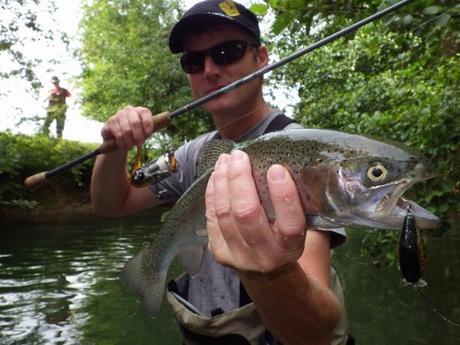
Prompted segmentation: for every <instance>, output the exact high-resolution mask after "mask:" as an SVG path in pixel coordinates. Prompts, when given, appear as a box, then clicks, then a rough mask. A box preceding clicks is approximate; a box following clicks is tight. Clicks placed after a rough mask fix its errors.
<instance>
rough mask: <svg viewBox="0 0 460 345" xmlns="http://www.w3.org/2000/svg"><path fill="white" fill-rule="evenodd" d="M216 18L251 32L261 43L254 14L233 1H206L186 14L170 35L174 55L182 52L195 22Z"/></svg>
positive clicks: (170, 47)
mask: <svg viewBox="0 0 460 345" xmlns="http://www.w3.org/2000/svg"><path fill="white" fill-rule="evenodd" d="M206 18H215V19H219V20H222V22H224V23H230V24H235V25H237V26H239V27H240V28H242V29H244V30H246V31H247V32H249V33H250V34H251V35H252V36H254V38H255V39H256V40H257V42H258V43H260V29H259V22H258V20H257V17H256V15H255V14H254V13H252V12H251V11H249V10H248V9H247V8H246V7H244V6H243V5H241V4H239V3H237V2H235V1H232V0H206V1H202V2H199V3H197V4H195V5H193V7H191V8H190V9H189V10H188V11H187V12H185V13H184V15H183V16H182V18H181V19H180V20H179V21H178V22H177V23H176V25H175V26H174V27H173V29H172V30H171V34H170V35H169V49H171V51H172V52H173V53H180V52H181V51H182V45H183V42H182V39H183V36H184V33H185V32H187V29H188V28H189V26H190V25H191V24H192V23H193V22H198V23H199V22H200V21H202V20H203V19H206Z"/></svg>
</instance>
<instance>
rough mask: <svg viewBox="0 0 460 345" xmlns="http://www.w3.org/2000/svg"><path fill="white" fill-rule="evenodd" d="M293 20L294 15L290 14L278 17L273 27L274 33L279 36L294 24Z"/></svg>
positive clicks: (282, 14)
mask: <svg viewBox="0 0 460 345" xmlns="http://www.w3.org/2000/svg"><path fill="white" fill-rule="evenodd" d="M292 19H293V15H292V14H291V13H290V12H284V13H281V14H280V15H278V16H277V17H276V20H275V22H274V23H273V26H272V31H273V33H274V34H279V33H280V32H281V31H283V29H284V28H286V27H287V26H288V25H289V24H290V23H291V22H292Z"/></svg>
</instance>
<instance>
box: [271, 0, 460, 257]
mask: <svg viewBox="0 0 460 345" xmlns="http://www.w3.org/2000/svg"><path fill="white" fill-rule="evenodd" d="M393 2H394V1H380V0H371V1H359V2H358V1H334V2H324V1H308V2H307V1H283V0H268V1H267V3H268V4H269V5H270V9H271V11H273V12H274V13H275V15H276V20H275V22H274V24H273V27H272V30H273V32H274V33H275V34H278V33H279V34H278V35H277V36H273V37H272V42H271V43H272V44H273V46H274V47H275V50H276V52H277V53H278V55H280V56H286V55H288V54H291V53H292V52H293V51H296V50H298V49H299V47H305V46H308V45H309V44H311V43H313V42H315V41H317V40H319V39H321V38H324V37H326V36H328V35H330V34H331V33H333V32H336V31H338V30H340V29H342V28H344V27H346V26H348V25H350V24H351V23H353V22H356V21H358V20H359V19H362V18H364V17H366V16H368V15H370V14H372V13H374V12H376V11H377V10H378V9H381V8H384V7H386V6H388V5H390V4H391V3H393ZM269 12H270V11H268V12H267V13H269ZM459 18H460V5H458V3H457V2H456V1H430V0H425V1H417V2H413V3H411V4H410V5H409V6H406V7H404V8H402V9H400V10H398V11H397V12H395V13H393V14H391V15H388V16H386V17H384V18H382V19H381V20H379V21H376V22H374V23H372V24H368V25H367V26H365V27H363V28H361V29H360V30H358V31H357V32H355V33H353V34H350V35H348V36H347V37H345V38H342V39H340V40H337V41H335V42H333V43H330V44H328V45H326V46H324V47H322V48H321V49H318V50H316V51H314V52H313V53H310V54H309V55H307V56H305V57H303V58H302V59H299V60H297V61H296V62H293V63H291V64H289V65H288V66H286V67H284V68H283V69H279V70H277V71H276V72H275V73H274V74H273V76H272V78H271V80H270V82H271V83H272V85H273V86H274V87H288V88H294V89H295V90H296V91H297V93H298V95H299V97H300V99H301V101H300V103H299V104H297V106H296V109H295V114H294V115H295V117H296V119H297V120H298V121H300V122H301V123H302V124H303V125H305V126H308V127H321V128H331V129H338V130H343V131H347V132H352V133H359V134H370V135H374V136H377V137H379V138H386V139H392V140H396V141H400V142H404V143H406V144H408V145H410V146H411V147H413V148H415V149H418V150H420V151H422V153H423V154H425V155H426V156H427V157H428V158H429V159H430V160H431V162H432V163H433V166H434V168H435V170H436V172H437V177H436V178H434V179H432V180H430V181H428V182H426V183H425V184H423V185H421V186H419V187H418V188H417V189H416V190H415V191H413V192H412V193H413V195H410V197H411V198H412V199H415V200H416V201H417V202H419V203H420V204H421V205H423V206H425V207H428V208H429V209H431V210H432V211H433V212H435V213H436V214H437V215H439V216H440V217H441V219H444V220H446V219H448V218H449V217H450V216H452V215H454V214H457V213H458V212H459V211H460V198H459V196H460V195H459V194H460V160H459V156H460V98H459V97H458V95H459V91H460V64H459V57H460V20H459ZM392 236H393V237H394V235H383V234H380V233H379V234H370V235H369V236H367V237H366V240H365V243H364V244H365V246H364V248H365V251H366V252H367V253H368V254H371V255H373V256H376V257H380V258H382V257H386V258H385V259H384V260H385V261H387V260H389V261H391V259H392V258H393V257H394V242H395V239H394V238H392Z"/></svg>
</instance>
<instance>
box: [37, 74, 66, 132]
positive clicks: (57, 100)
mask: <svg viewBox="0 0 460 345" xmlns="http://www.w3.org/2000/svg"><path fill="white" fill-rule="evenodd" d="M51 82H52V83H53V85H54V88H53V89H51V90H50V91H49V93H48V96H47V97H46V99H45V101H46V100H48V107H47V108H46V110H47V113H46V119H45V123H44V124H43V127H42V130H41V132H42V133H43V134H45V135H47V136H49V133H50V130H49V126H50V125H51V122H53V120H56V136H57V137H58V138H62V132H63V131H64V123H65V113H66V111H67V104H66V98H67V97H70V96H71V94H70V92H69V90H67V89H64V88H63V87H60V86H59V82H60V81H59V78H58V77H56V76H54V77H52V78H51Z"/></svg>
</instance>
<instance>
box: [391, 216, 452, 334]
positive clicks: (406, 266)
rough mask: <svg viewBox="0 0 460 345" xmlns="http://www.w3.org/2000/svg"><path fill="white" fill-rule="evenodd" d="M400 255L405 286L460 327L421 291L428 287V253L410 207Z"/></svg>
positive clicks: (401, 241) (401, 236) (400, 240)
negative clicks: (426, 263)
mask: <svg viewBox="0 0 460 345" xmlns="http://www.w3.org/2000/svg"><path fill="white" fill-rule="evenodd" d="M398 254H399V269H400V270H401V274H402V276H403V278H404V279H403V282H404V284H405V285H411V286H413V287H415V289H416V290H417V292H418V293H419V295H420V296H421V297H422V298H423V300H424V301H425V303H426V304H427V305H428V306H429V307H430V308H431V310H433V312H434V313H436V314H437V315H438V316H439V317H440V318H442V319H443V320H444V321H446V322H447V323H449V324H450V325H452V326H455V327H460V324H459V323H458V322H455V321H453V320H451V319H449V318H448V317H446V316H445V315H444V314H442V313H441V312H440V311H439V310H438V308H436V307H435V306H434V305H433V303H432V302H431V300H430V299H429V298H428V297H427V296H425V294H424V293H423V292H422V290H420V289H419V288H421V287H424V286H427V283H426V282H425V281H424V280H423V279H422V274H423V271H424V269H425V259H426V251H425V243H424V242H423V239H422V237H421V236H420V232H419V230H418V229H417V224H416V221H415V216H414V214H413V213H412V211H411V210H410V207H408V208H407V214H406V217H405V218H404V223H403V226H402V229H401V235H400V236H399V242H398Z"/></svg>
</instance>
